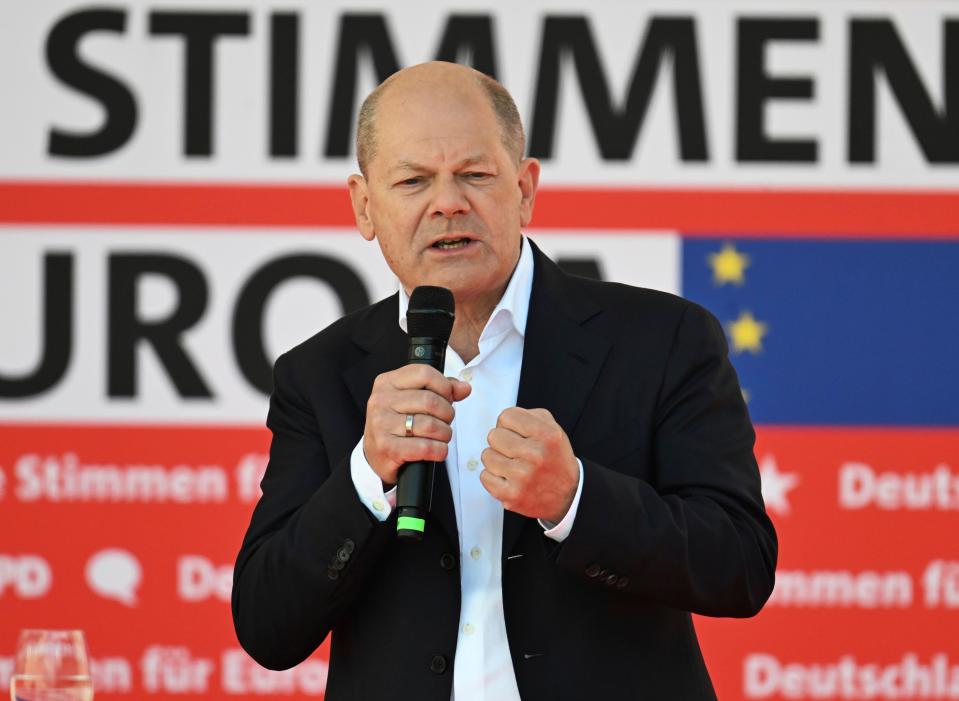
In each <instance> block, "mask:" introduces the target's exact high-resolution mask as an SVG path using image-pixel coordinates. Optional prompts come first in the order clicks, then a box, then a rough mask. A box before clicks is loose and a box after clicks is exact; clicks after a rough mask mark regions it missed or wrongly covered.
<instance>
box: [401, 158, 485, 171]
mask: <svg viewBox="0 0 959 701" xmlns="http://www.w3.org/2000/svg"><path fill="white" fill-rule="evenodd" d="M489 162H490V159H489V158H488V157H487V156H485V155H483V154H474V155H472V156H468V157H466V158H464V159H463V160H461V161H459V162H458V163H457V164H456V167H457V168H468V167H470V166H474V165H477V164H482V165H487V164H489ZM398 170H411V171H415V172H423V171H428V170H430V169H429V168H428V167H427V166H425V165H423V164H421V163H416V162H415V161H408V160H406V159H403V160H400V161H398V162H397V163H396V165H394V166H393V167H392V168H390V172H391V173H393V172H396V171H398Z"/></svg>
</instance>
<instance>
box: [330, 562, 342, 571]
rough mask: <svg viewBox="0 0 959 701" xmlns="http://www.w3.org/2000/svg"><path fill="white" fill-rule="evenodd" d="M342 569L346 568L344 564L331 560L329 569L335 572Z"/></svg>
mask: <svg viewBox="0 0 959 701" xmlns="http://www.w3.org/2000/svg"><path fill="white" fill-rule="evenodd" d="M344 567H346V563H345V562H343V561H342V560H333V564H331V565H330V569H331V570H336V571H339V570H342V569H343V568H344Z"/></svg>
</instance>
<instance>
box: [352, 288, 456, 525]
mask: <svg viewBox="0 0 959 701" xmlns="http://www.w3.org/2000/svg"><path fill="white" fill-rule="evenodd" d="M397 305H398V302H397V295H393V296H392V297H387V298H386V299H385V300H383V301H382V302H380V303H379V304H377V305H375V306H373V307H372V308H371V309H370V310H369V313H368V314H367V315H366V316H365V317H364V318H362V319H360V320H358V321H357V323H356V327H355V329H354V331H353V342H354V343H355V344H356V345H357V347H358V349H359V350H358V352H357V355H358V356H360V357H359V359H358V360H357V362H356V363H355V364H353V365H352V366H350V367H349V368H347V369H346V370H345V371H344V372H343V379H344V381H345V382H346V385H347V387H349V389H350V393H351V394H352V395H353V400H354V401H355V402H356V405H357V407H358V408H359V410H360V415H361V416H363V417H364V419H365V417H366V402H367V400H368V399H369V398H370V393H371V392H372V391H373V380H375V379H376V376H377V375H380V374H382V373H384V372H389V371H390V370H396V369H397V368H398V367H401V366H402V365H405V364H406V349H407V338H406V335H405V334H404V333H403V330H402V329H401V328H400V327H399V324H398V323H397V308H398V307H397ZM430 514H431V515H432V516H434V517H435V519H436V520H437V521H438V522H439V524H440V525H441V526H442V527H443V528H444V530H446V533H447V535H448V536H449V537H450V539H451V541H452V542H453V543H459V535H458V534H457V530H456V515H455V513H454V511H453V495H452V492H451V491H450V483H449V477H447V475H446V464H445V463H437V464H436V470H435V473H434V477H433V503H432V506H431V509H430ZM427 527H428V526H427Z"/></svg>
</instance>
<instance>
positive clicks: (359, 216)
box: [346, 174, 376, 241]
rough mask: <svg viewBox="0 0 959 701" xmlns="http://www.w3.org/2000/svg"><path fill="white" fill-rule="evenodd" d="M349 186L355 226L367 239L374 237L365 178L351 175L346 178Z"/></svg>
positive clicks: (370, 239)
mask: <svg viewBox="0 0 959 701" xmlns="http://www.w3.org/2000/svg"><path fill="white" fill-rule="evenodd" d="M346 184H347V185H348V186H349V188H350V201H351V202H352V203H353V216H354V218H355V219H356V228H357V229H359V230H360V234H361V235H362V236H363V238H365V239H366V240H367V241H372V240H373V239H374V238H375V237H376V232H375V231H374V230H373V220H372V219H370V195H369V190H368V188H367V185H366V179H365V178H364V177H363V176H362V175H355V174H354V175H351V176H350V177H349V178H347V179H346Z"/></svg>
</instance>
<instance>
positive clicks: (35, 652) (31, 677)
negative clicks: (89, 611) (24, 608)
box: [10, 629, 93, 701]
mask: <svg viewBox="0 0 959 701" xmlns="http://www.w3.org/2000/svg"><path fill="white" fill-rule="evenodd" d="M92 699H93V681H92V680H91V679H90V665H89V662H88V661H87V646H86V643H85V642H84V640H83V631H81V630H37V629H33V630H24V631H21V633H20V641H19V642H18V643H17V656H16V663H15V665H14V668H13V676H12V677H10V701H92Z"/></svg>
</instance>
